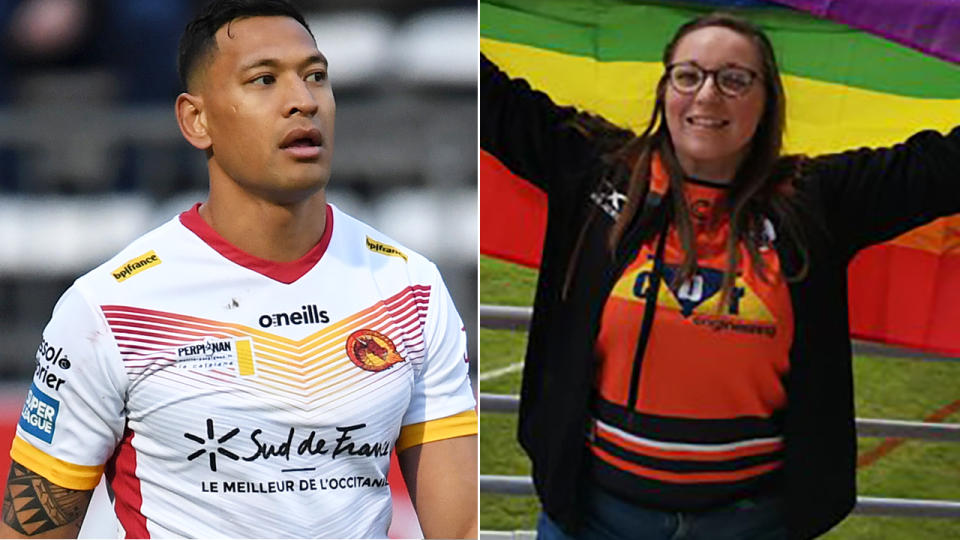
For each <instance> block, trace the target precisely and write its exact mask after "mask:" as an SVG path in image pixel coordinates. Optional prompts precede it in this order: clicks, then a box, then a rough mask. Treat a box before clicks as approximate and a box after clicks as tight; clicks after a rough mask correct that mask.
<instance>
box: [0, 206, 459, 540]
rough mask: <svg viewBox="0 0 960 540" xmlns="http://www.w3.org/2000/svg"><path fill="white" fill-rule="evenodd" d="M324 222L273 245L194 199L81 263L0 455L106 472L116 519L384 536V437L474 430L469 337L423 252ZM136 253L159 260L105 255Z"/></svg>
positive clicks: (40, 467)
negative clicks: (245, 248) (284, 255)
mask: <svg viewBox="0 0 960 540" xmlns="http://www.w3.org/2000/svg"><path fill="white" fill-rule="evenodd" d="M326 225H327V229H326V233H325V234H324V237H323V238H322V239H321V240H320V242H319V243H318V244H317V246H316V247H315V248H314V249H312V250H311V251H310V252H309V253H307V254H306V255H305V256H304V257H303V258H302V259H300V260H298V261H294V262H293V263H270V262H269V261H263V260H260V259H256V258H254V257H252V256H250V255H247V254H244V253H242V252H239V250H237V249H236V248H235V247H233V246H232V245H230V244H229V243H227V242H226V241H225V240H224V239H223V238H221V237H219V235H217V234H216V232H214V231H213V230H212V229H211V228H210V227H209V226H207V225H206V224H205V223H204V222H203V220H202V219H201V218H200V217H199V213H198V212H197V208H196V207H194V208H193V209H192V210H190V211H188V212H185V213H184V214H182V215H181V216H180V217H179V218H177V219H174V220H172V221H171V222H169V223H167V224H166V225H164V226H162V227H160V228H158V229H156V230H155V231H153V232H151V233H148V234H147V235H145V236H143V237H141V238H140V239H139V240H137V241H135V242H134V243H133V244H131V246H129V247H128V248H127V249H125V250H124V251H123V252H121V253H120V254H118V255H117V256H116V257H114V259H112V260H111V261H108V262H107V263H105V264H104V265H102V266H101V267H99V268H97V269H95V270H93V271H92V272H90V273H89V274H87V275H86V276H83V277H81V278H80V279H79V280H77V282H76V283H75V284H74V286H73V287H71V288H70V290H68V291H67V293H65V294H64V296H63V298H61V300H60V302H59V303H58V304H57V307H56V308H55V310H54V315H53V317H52V319H51V322H50V324H49V325H48V326H47V328H46V329H45V331H44V338H43V343H42V344H41V347H40V349H39V350H38V355H37V359H38V362H40V363H41V367H42V368H43V371H42V373H41V371H39V370H38V373H40V375H38V376H37V378H35V380H34V383H33V386H32V387H31V389H30V393H29V395H28V399H27V403H26V405H25V406H24V412H23V417H22V418H21V421H20V424H19V426H18V431H17V439H16V441H15V442H14V446H13V449H12V450H11V455H12V456H13V458H14V459H16V460H18V461H20V462H22V463H24V464H25V465H28V466H29V467H30V468H31V469H33V470H35V471H36V472H38V473H39V474H42V475H44V476H45V477H47V478H48V479H50V480H51V481H53V482H55V483H57V484H59V485H63V486H65V487H70V488H73V489H91V488H93V487H94V486H95V485H96V483H97V481H98V480H99V478H100V475H101V472H103V471H105V472H106V476H107V479H108V481H110V483H111V486H112V487H113V490H114V493H115V495H116V511H117V516H118V518H119V520H120V523H121V525H122V527H123V529H124V530H125V532H126V534H127V536H128V537H137V538H149V537H152V536H163V537H205V536H210V537H213V536H216V537H222V536H230V537H249V536H258V537H276V536H283V537H303V536H325V537H340V538H360V537H385V536H386V533H387V526H388V525H389V522H390V512H391V496H390V486H389V485H388V467H389V463H390V454H391V452H393V451H395V450H396V451H402V450H404V449H406V448H409V447H411V446H414V445H418V444H424V443H428V442H431V441H435V440H440V439H446V438H451V437H460V436H464V435H474V434H476V433H477V416H476V413H475V412H474V406H475V401H474V398H473V392H472V390H471V388H470V382H469V378H468V374H467V368H468V365H467V364H466V363H465V362H464V358H465V357H466V336H465V333H464V331H463V323H462V321H461V320H460V317H459V315H457V312H456V310H455V308H454V307H453V304H452V301H451V300H450V296H449V294H448V293H447V291H446V288H445V287H444V285H443V281H442V280H441V279H440V276H439V273H438V272H437V270H436V267H435V266H434V265H433V264H432V263H430V262H429V261H427V260H426V259H424V258H423V257H422V256H420V255H418V254H417V253H416V252H414V251H412V250H409V249H407V248H406V247H403V246H400V244H398V243H396V242H395V241H393V240H391V239H389V238H387V237H385V236H384V235H383V234H381V233H379V232H377V231H375V230H374V229H372V228H370V227H368V226H366V225H364V224H362V223H360V222H358V221H356V220H354V219H352V218H350V217H349V216H347V215H345V214H342V213H341V212H339V210H337V209H336V208H334V207H328V209H327V224H326ZM371 244H373V245H378V246H389V247H390V248H391V249H393V250H397V251H402V253H403V254H404V255H405V256H404V257H397V256H393V252H385V251H389V250H386V249H385V248H384V249H376V250H374V249H370V247H369V246H370V245H371ZM144 253H148V254H151V255H150V256H151V257H153V256H156V258H157V260H162V261H163V264H155V265H153V266H150V267H149V268H148V269H146V270H143V271H140V272H136V273H134V272H131V273H130V275H129V276H128V277H126V278H125V279H123V280H118V279H116V276H114V275H113V274H112V271H114V270H116V269H117V268H118V267H121V266H122V265H123V264H124V263H125V262H126V261H130V260H141V259H143V257H142V254H144Z"/></svg>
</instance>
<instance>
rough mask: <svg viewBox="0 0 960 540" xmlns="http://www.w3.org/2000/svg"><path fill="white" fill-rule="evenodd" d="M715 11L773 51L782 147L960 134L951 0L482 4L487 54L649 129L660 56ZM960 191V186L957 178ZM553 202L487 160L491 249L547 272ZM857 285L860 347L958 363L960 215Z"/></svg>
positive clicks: (871, 257)
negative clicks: (755, 28) (743, 20)
mask: <svg viewBox="0 0 960 540" xmlns="http://www.w3.org/2000/svg"><path fill="white" fill-rule="evenodd" d="M716 9H724V10H727V11H733V12H736V13H738V14H740V15H742V16H745V17H747V18H749V19H751V20H752V21H754V22H755V23H757V24H758V25H760V26H761V27H762V28H763V29H764V30H765V31H766V32H767V34H768V35H769V36H770V39H771V40H772V42H773V44H774V47H775V49H776V51H777V56H778V60H779V62H780V67H781V71H782V75H783V78H784V84H785V87H786V93H787V107H788V119H787V133H786V149H785V150H786V152H790V153H798V152H799V153H806V154H809V155H818V154H824V153H832V152H838V151H842V150H846V149H849V148H856V147H862V146H869V147H878V146H889V145H891V144H894V143H896V142H899V141H902V140H904V139H906V138H907V137H909V136H910V135H912V134H913V133H915V132H917V131H920V130H922V129H936V130H939V131H941V132H946V131H948V130H949V129H951V128H953V127H954V126H955V125H957V124H960V68H958V67H957V66H956V65H955V64H952V63H951V62H954V63H956V62H960V2H955V1H954V0H910V1H906V0H899V1H894V0H782V1H778V2H777V3H773V2H761V1H759V0H700V1H696V2H686V1H684V2H681V1H673V2H671V1H667V0H663V1H647V2H642V1H640V2H638V1H636V0H634V1H628V0H549V1H546V0H544V1H531V0H490V1H481V2H480V36H481V37H480V47H481V50H482V51H483V52H484V53H485V54H486V55H487V56H488V57H489V58H490V59H491V60H493V61H494V62H496V63H497V64H498V65H499V66H500V67H501V68H502V69H503V70H504V71H506V72H507V73H509V74H511V75H514V76H522V77H523V78H525V79H526V80H527V81H529V82H530V84H531V85H532V86H533V87H534V88H536V89H539V90H542V91H544V92H546V93H547V94H549V95H550V96H551V97H552V98H553V100H554V101H555V102H557V103H559V104H561V105H576V106H577V107H580V108H582V109H586V110H589V111H591V112H594V113H597V114H601V115H603V116H605V117H606V118H607V119H609V120H611V121H613V122H615V123H618V124H620V125H624V126H628V127H630V128H632V129H633V130H635V131H639V130H641V129H642V128H643V127H644V126H643V122H644V121H645V120H646V118H647V117H648V116H649V111H650V109H651V107H652V105H653V99H654V89H655V87H656V83H657V80H658V79H659V77H660V75H661V73H662V66H661V64H660V55H661V53H662V49H663V47H664V45H665V44H666V43H667V42H668V41H669V39H670V38H671V37H672V35H673V32H674V31H675V29H676V28H677V27H678V26H679V25H680V24H682V23H683V22H685V21H687V20H689V19H690V18H693V17H695V16H697V15H700V14H703V13H707V12H710V11H713V10H716ZM837 21H839V22H837ZM848 25H849V26H848ZM481 114H483V111H482V110H481ZM957 181H958V189H960V171H958V177H957ZM545 202H546V201H545V199H544V196H543V194H542V193H541V192H539V191H538V190H537V189H535V188H533V187H532V186H531V185H529V184H528V183H527V182H524V181H523V180H521V179H518V178H516V177H515V176H513V175H512V174H511V173H510V171H508V170H507V169H506V168H505V167H503V165H501V164H500V163H499V162H497V161H496V159H495V158H493V157H492V156H490V155H489V154H486V153H484V152H481V157H480V215H481V218H480V220H481V227H480V249H481V252H483V253H485V254H487V255H491V256H494V257H498V258H502V259H506V260H510V261H513V262H518V263H521V264H524V265H528V266H532V267H536V266H537V265H538V263H539V256H540V248H541V243H542V239H543V230H544V224H545V219H546V204H545ZM849 281H850V310H851V323H852V333H853V337H857V338H861V339H866V340H871V341H876V342H882V343H888V344H894V345H900V346H906V347H910V348H915V349H920V350H924V351H928V352H932V353H938V354H946V355H960V326H958V325H957V324H956V322H955V321H960V217H950V218H944V219H940V220H938V221H936V222H934V223H931V224H929V225H927V226H925V227H922V228H920V229H917V230H914V231H911V232H910V233H908V234H905V235H903V236H901V237H899V238H897V239H895V240H893V241H891V242H888V243H886V244H882V245H878V246H874V247H871V248H869V249H867V250H865V251H864V252H862V253H861V254H860V255H858V257H857V258H856V259H855V261H854V263H853V264H852V265H851V267H850V274H849Z"/></svg>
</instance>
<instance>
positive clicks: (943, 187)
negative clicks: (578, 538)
mask: <svg viewBox="0 0 960 540" xmlns="http://www.w3.org/2000/svg"><path fill="white" fill-rule="evenodd" d="M480 107H481V108H480V117H481V122H480V126H481V128H480V140H481V147H482V148H483V149H484V150H486V151H488V152H490V153H491V154H493V155H494V156H496V157H497V158H498V159H499V160H500V161H501V162H503V163H504V164H505V165H506V166H507V167H508V168H509V169H510V170H512V171H513V172H514V173H516V174H518V175H519V176H522V177H523V178H525V179H527V180H530V181H531V182H533V183H535V184H536V185H537V186H538V187H539V188H540V189H542V190H544V191H545V192H546V193H547V196H548V201H549V202H548V218H547V230H546V238H545V241H544V246H543V254H542V262H541V265H540V274H539V280H538V283H537V292H536V297H535V300H534V311H533V319H532V322H531V325H530V334H529V341H528V345H527V355H526V363H525V366H524V372H523V387H522V390H521V396H520V398H521V401H520V418H519V420H520V422H519V438H520V443H521V445H522V446H523V448H524V449H525V450H526V452H527V453H528V454H529V456H530V459H531V461H532V463H533V479H534V483H535V486H536V489H537V493H538V494H539V496H540V499H541V501H542V502H543V506H544V510H545V511H546V512H547V514H548V515H549V516H550V517H551V518H552V519H553V520H555V521H556V522H558V523H559V524H561V526H563V527H564V528H566V529H568V530H576V529H577V527H578V525H579V521H580V519H579V518H580V513H579V508H581V504H580V501H579V500H578V494H580V493H581V492H582V491H583V490H582V486H583V480H584V467H583V465H584V463H585V457H586V453H585V445H584V436H585V433H586V429H587V427H586V426H587V423H588V420H589V410H588V408H589V400H590V395H591V389H592V381H593V380H594V367H595V360H594V355H593V349H594V340H595V339H596V336H597V332H598V329H599V320H600V314H601V312H602V309H603V305H604V302H605V301H606V299H607V296H608V294H609V291H610V289H611V288H612V286H613V284H614V281H615V280H616V278H617V277H618V274H619V271H620V269H621V268H622V267H623V266H624V265H625V264H627V261H628V259H629V258H630V257H631V256H632V255H634V254H635V253H636V250H637V249H638V248H639V246H640V244H641V241H642V240H643V238H644V233H645V232H646V231H645V230H644V229H645V228H649V226H647V227H645V226H644V224H643V220H642V219H636V220H634V223H633V224H632V225H631V226H630V227H629V228H628V231H627V233H626V234H625V235H624V240H623V241H622V242H621V245H620V246H619V248H618V251H617V253H616V255H615V257H613V258H612V257H611V256H610V254H609V252H608V251H607V248H606V245H607V235H608V233H609V229H610V227H611V225H612V224H613V220H612V218H609V217H607V215H606V214H604V213H603V212H596V210H595V209H593V208H591V205H593V204H595V203H593V202H592V200H591V197H590V195H591V194H592V193H594V192H596V191H598V190H602V188H601V187H600V185H599V184H600V179H601V178H602V175H603V171H604V168H603V165H602V164H601V162H600V156H599V150H598V149H597V148H596V147H595V145H594V144H591V142H590V141H588V140H587V139H586V138H585V137H584V135H583V134H582V132H581V131H579V130H577V129H574V128H573V127H571V125H570V124H569V122H568V121H569V120H570V119H571V118H572V117H573V115H574V114H576V112H575V111H574V110H573V109H570V108H561V107H558V106H556V105H555V104H553V103H552V102H551V101H550V99H549V98H548V97H547V96H546V95H545V94H543V93H540V92H536V91H532V90H531V89H530V87H529V86H528V85H527V84H526V83H525V82H524V81H522V80H511V79H509V78H507V77H506V76H505V75H504V74H503V73H502V72H500V71H499V70H498V69H497V68H496V66H494V65H493V64H491V63H490V62H488V61H487V60H486V59H485V58H484V59H482V61H481V105H480ZM808 171H809V172H808V173H807V174H805V175H804V176H803V178H801V179H800V181H798V184H797V187H798V190H799V191H798V193H797V195H796V196H797V201H798V204H800V205H801V206H802V212H801V217H802V218H803V219H802V223H801V226H802V228H803V232H804V234H805V236H806V247H807V251H808V254H809V259H808V260H809V264H810V266H809V273H808V274H807V276H806V278H805V279H803V280H802V281H799V282H796V283H792V284H790V298H791V303H792V307H793V314H794V321H795V322H794V340H793V345H792V347H791V349H790V373H789V376H788V379H787V380H786V381H785V383H786V389H787V410H786V411H785V415H784V427H783V431H784V440H785V446H786V451H785V458H784V466H783V491H784V493H783V495H784V497H785V499H786V500H785V502H786V511H787V525H788V529H789V531H790V536H791V538H803V539H805V538H812V537H815V536H817V535H820V534H822V533H824V532H825V531H827V530H828V529H830V528H831V527H833V526H834V525H836V524H837V523H838V522H839V521H841V520H842V519H843V518H844V517H845V516H846V515H847V514H848V513H849V512H850V510H851V509H852V508H853V505H854V503H855V500H856V485H855V466H856V434H855V429H854V404H853V375H852V363H851V349H850V335H849V332H850V326H849V321H848V316H847V315H848V309H847V265H848V263H849V262H850V260H851V259H852V257H853V256H854V255H855V254H856V253H857V252H858V251H859V250H860V249H862V248H864V247H867V246H869V245H871V244H875V243H879V242H883V241H886V240H889V239H891V238H894V237H895V236H897V235H899V234H901V233H903V232H905V231H907V230H909V229H912V228H914V227H917V226H919V225H922V224H924V223H927V222H929V221H931V220H933V219H935V218H937V217H940V216H945V215H949V214H953V213H957V212H960V172H958V171H960V128H956V129H954V130H953V131H952V132H951V133H950V134H949V135H947V136H943V135H941V134H939V133H937V132H934V131H925V132H922V133H918V134H917V135H914V136H913V137H911V138H910V139H909V140H907V141H906V142H905V143H902V144H898V145H896V146H894V147H892V148H889V149H879V150H871V149H860V150H854V151H849V152H845V153H842V154H835V155H829V156H822V157H818V158H816V159H813V160H812V161H811V163H810V167H809V168H808ZM622 191H625V190H622ZM495 213H496V209H490V208H486V209H484V219H491V216H494V215H495ZM588 219H589V225H588V226H587V228H586V231H585V233H584V234H585V235H586V236H585V237H584V241H583V248H582V250H581V252H580V255H579V257H578V259H577V260H576V261H575V262H574V264H575V265H576V266H575V269H574V273H573V275H572V281H571V284H572V285H571V287H570V289H569V291H568V292H567V294H566V296H565V297H562V295H561V290H562V287H563V281H564V278H565V275H566V273H567V267H568V264H571V261H570V259H571V254H572V252H573V248H574V245H575V244H576V243H577V237H578V235H579V234H581V230H582V229H583V228H584V224H585V222H587V220H588ZM774 225H775V227H777V224H774ZM774 246H775V249H776V250H777V252H778V255H779V257H780V261H781V264H782V268H783V271H784V272H785V274H786V275H794V274H796V273H797V271H798V269H799V267H800V265H801V264H802V259H801V258H800V256H799V255H798V251H797V249H796V245H795V243H794V240H793V238H792V237H791V235H789V234H785V233H783V232H781V231H780V230H779V228H777V239H776V241H775V244H774Z"/></svg>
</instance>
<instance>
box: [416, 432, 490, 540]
mask: <svg viewBox="0 0 960 540" xmlns="http://www.w3.org/2000/svg"><path fill="white" fill-rule="evenodd" d="M397 459H398V461H399V463H400V470H401V472H402V473H403V478H404V480H405V481H406V483H407V489H408V490H409V492H410V499H411V501H413V506H414V508H416V510H417V517H418V519H419V520H420V528H421V529H422V530H423V535H424V537H425V538H476V537H477V531H478V521H477V488H478V483H477V482H478V481H477V436H476V435H470V436H465V437H455V438H452V439H440V440H436V441H432V442H428V443H424V444H419V445H416V446H411V447H409V448H407V449H405V450H400V451H399V452H398V453H397Z"/></svg>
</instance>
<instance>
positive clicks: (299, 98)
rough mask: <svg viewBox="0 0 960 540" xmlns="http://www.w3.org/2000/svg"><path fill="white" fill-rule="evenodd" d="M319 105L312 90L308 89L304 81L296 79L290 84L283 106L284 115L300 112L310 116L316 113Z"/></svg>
mask: <svg viewBox="0 0 960 540" xmlns="http://www.w3.org/2000/svg"><path fill="white" fill-rule="evenodd" d="M319 107H320V106H319V104H318V103H317V99H316V98H315V97H314V96H313V92H311V91H310V88H309V87H308V86H307V83H306V81H302V80H299V79H297V80H296V81H295V82H293V83H292V84H291V85H290V89H289V90H288V98H287V106H286V107H285V110H286V112H285V115H286V116H293V115H294V114H302V115H304V116H308V117H312V116H314V115H315V114H317V110H318V109H319Z"/></svg>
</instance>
